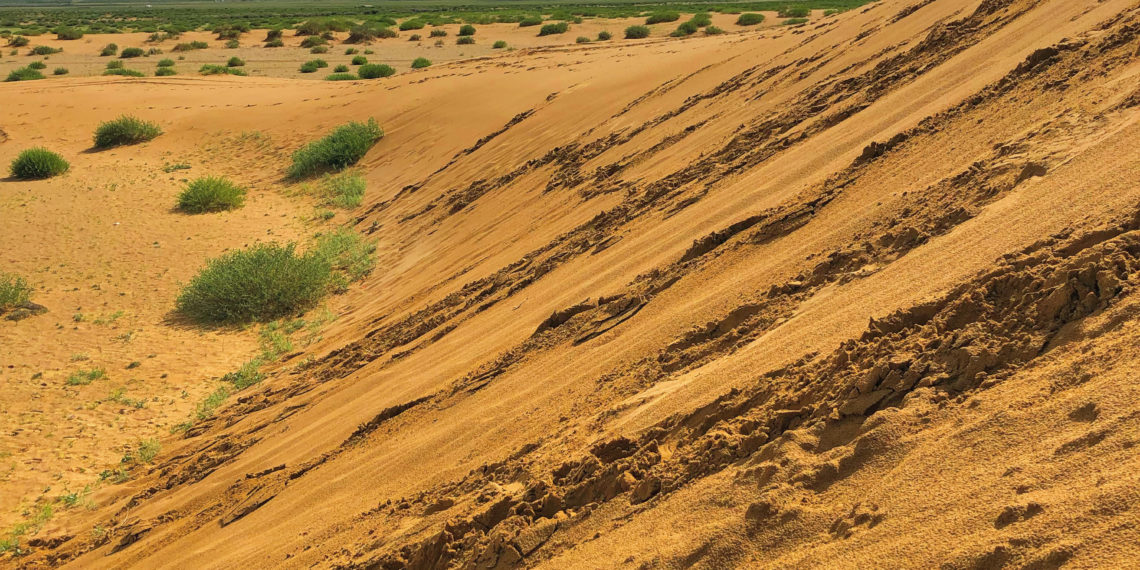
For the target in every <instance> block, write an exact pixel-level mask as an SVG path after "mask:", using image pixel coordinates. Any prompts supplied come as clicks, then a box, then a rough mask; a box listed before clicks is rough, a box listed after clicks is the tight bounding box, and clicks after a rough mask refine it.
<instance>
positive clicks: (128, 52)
mask: <svg viewBox="0 0 1140 570" xmlns="http://www.w3.org/2000/svg"><path fill="white" fill-rule="evenodd" d="M143 55H146V52H145V51H143V49H142V48H137V47H129V48H123V51H121V52H119V57H121V58H124V59H126V58H128V57H142V56H143Z"/></svg>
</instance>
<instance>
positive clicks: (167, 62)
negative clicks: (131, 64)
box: [120, 59, 174, 67]
mask: <svg viewBox="0 0 1140 570" xmlns="http://www.w3.org/2000/svg"><path fill="white" fill-rule="evenodd" d="M120 63H121V62H120ZM158 67H174V60H173V59H160V60H158Z"/></svg>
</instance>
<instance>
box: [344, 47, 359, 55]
mask: <svg viewBox="0 0 1140 570" xmlns="http://www.w3.org/2000/svg"><path fill="white" fill-rule="evenodd" d="M359 52H360V50H358V49H356V48H348V49H346V50H344V55H356V54H357V53H359Z"/></svg>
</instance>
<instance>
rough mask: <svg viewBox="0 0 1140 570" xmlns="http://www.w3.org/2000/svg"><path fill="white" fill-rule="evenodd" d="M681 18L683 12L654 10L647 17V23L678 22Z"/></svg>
mask: <svg viewBox="0 0 1140 570" xmlns="http://www.w3.org/2000/svg"><path fill="white" fill-rule="evenodd" d="M680 19H681V14H679V13H677V12H673V11H665V12H654V13H652V14H650V15H649V17H648V18H646V19H645V24H646V25H651V24H663V23H665V22H676V21H677V20H680Z"/></svg>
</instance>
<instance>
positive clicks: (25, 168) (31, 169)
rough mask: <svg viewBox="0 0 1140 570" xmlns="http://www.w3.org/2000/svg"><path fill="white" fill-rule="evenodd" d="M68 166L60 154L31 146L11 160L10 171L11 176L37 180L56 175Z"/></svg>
mask: <svg viewBox="0 0 1140 570" xmlns="http://www.w3.org/2000/svg"><path fill="white" fill-rule="evenodd" d="M70 167H71V165H70V164H68V163H67V161H66V160H64V159H63V157H62V156H60V155H58V154H56V153H54V152H52V151H50V150H48V149H46V148H43V147H32V148H29V149H26V150H24V151H23V152H21V153H20V154H19V156H17V157H16V160H13V161H12V165H11V168H10V171H11V173H12V177H13V178H19V179H22V180H37V179H41V178H51V177H52V176H58V175H60V174H63V173H64V172H67V169H68V168H70Z"/></svg>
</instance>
